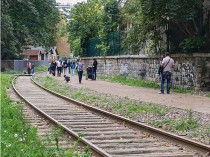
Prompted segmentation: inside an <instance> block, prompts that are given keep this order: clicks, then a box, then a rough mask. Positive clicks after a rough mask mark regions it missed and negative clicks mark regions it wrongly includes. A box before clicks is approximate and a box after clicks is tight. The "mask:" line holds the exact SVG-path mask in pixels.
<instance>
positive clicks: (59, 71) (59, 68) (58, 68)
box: [57, 67, 62, 76]
mask: <svg viewBox="0 0 210 157" xmlns="http://www.w3.org/2000/svg"><path fill="white" fill-rule="evenodd" d="M57 70H58V76H61V71H62V67H57Z"/></svg>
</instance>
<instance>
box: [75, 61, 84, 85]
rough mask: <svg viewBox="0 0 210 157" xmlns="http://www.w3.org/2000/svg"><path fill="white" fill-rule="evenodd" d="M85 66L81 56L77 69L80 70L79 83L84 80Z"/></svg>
mask: <svg viewBox="0 0 210 157" xmlns="http://www.w3.org/2000/svg"><path fill="white" fill-rule="evenodd" d="M83 68H84V64H83V62H82V59H81V58H80V60H79V63H78V64H77V71H78V76H79V83H80V84H81V82H82V74H83Z"/></svg>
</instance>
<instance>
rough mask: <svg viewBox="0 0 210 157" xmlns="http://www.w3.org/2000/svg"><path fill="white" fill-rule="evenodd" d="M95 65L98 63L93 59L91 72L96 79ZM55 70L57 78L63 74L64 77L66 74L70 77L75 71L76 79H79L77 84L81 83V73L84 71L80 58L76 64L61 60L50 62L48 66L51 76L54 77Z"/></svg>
mask: <svg viewBox="0 0 210 157" xmlns="http://www.w3.org/2000/svg"><path fill="white" fill-rule="evenodd" d="M97 65H98V62H97V61H96V59H95V58H94V59H93V65H92V67H93V72H94V74H95V79H96V70H97ZM56 69H57V76H58V77H60V76H61V74H62V73H64V75H67V74H68V73H69V74H71V76H74V72H75V70H76V71H77V72H78V78H79V83H80V84H81V82H82V75H83V71H84V63H83V61H82V59H81V58H80V59H79V61H78V62H77V63H76V62H70V61H67V60H65V61H64V62H63V61H62V60H58V61H56V60H52V62H51V63H50V66H49V69H48V71H49V73H50V74H52V75H53V76H55V73H56Z"/></svg>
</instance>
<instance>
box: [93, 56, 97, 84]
mask: <svg viewBox="0 0 210 157" xmlns="http://www.w3.org/2000/svg"><path fill="white" fill-rule="evenodd" d="M97 65H98V62H97V60H96V59H95V58H93V72H94V80H96V70H97Z"/></svg>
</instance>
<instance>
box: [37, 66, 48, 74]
mask: <svg viewBox="0 0 210 157" xmlns="http://www.w3.org/2000/svg"><path fill="white" fill-rule="evenodd" d="M34 69H35V72H47V71H48V67H47V66H45V65H41V66H35V67H34Z"/></svg>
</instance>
